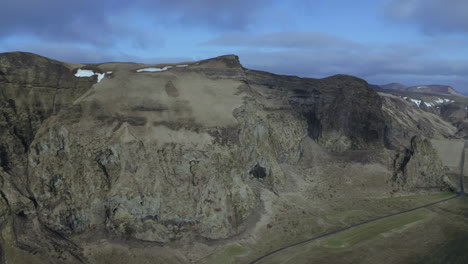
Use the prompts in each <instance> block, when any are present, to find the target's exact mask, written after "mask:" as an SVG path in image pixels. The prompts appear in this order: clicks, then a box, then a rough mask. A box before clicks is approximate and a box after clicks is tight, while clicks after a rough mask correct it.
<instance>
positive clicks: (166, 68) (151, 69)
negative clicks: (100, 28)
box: [137, 66, 172, 72]
mask: <svg viewBox="0 0 468 264" xmlns="http://www.w3.org/2000/svg"><path fill="white" fill-rule="evenodd" d="M170 68H172V66H165V67H163V68H144V69H139V70H137V72H160V71H165V70H168V69H170Z"/></svg>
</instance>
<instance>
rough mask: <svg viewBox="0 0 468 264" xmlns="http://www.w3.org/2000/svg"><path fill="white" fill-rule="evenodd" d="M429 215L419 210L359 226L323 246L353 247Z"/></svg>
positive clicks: (332, 238)
mask: <svg viewBox="0 0 468 264" xmlns="http://www.w3.org/2000/svg"><path fill="white" fill-rule="evenodd" d="M427 215H428V211H427V210H417V211H413V212H409V213H405V214H402V215H397V216H392V217H389V218H385V219H382V220H379V221H376V222H372V223H369V224H365V225H362V226H357V227H355V228H352V229H350V230H347V231H344V232H342V233H339V234H336V235H333V236H331V237H330V238H328V239H326V240H325V241H324V243H323V246H324V247H327V248H348V247H352V246H354V245H356V244H359V243H361V242H363V241H366V240H368V239H371V238H373V237H375V236H378V235H380V234H383V233H386V232H389V231H392V230H394V229H397V228H400V227H403V226H405V225H407V224H410V223H413V222H416V221H419V220H422V219H424V218H425V217H426V216H427Z"/></svg>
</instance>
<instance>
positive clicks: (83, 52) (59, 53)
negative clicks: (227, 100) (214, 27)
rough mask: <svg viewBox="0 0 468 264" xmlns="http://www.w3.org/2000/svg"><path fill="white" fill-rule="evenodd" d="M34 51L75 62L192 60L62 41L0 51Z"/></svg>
mask: <svg viewBox="0 0 468 264" xmlns="http://www.w3.org/2000/svg"><path fill="white" fill-rule="evenodd" d="M24 50H27V51H28V52H32V53H36V54H39V55H41V56H45V57H48V58H51V59H55V60H60V61H65V62H75V63H103V62H137V63H147V64H159V63H174V62H183V61H193V58H191V57H187V56H180V57H141V56H136V55H132V54H128V53H122V52H116V51H112V50H98V49H95V48H86V47H80V46H78V45H73V44H63V43H34V44H21V45H14V46H6V47H4V48H1V49H0V52H7V51H24Z"/></svg>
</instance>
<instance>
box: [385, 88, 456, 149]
mask: <svg viewBox="0 0 468 264" xmlns="http://www.w3.org/2000/svg"><path fill="white" fill-rule="evenodd" d="M380 95H381V97H382V100H383V105H382V110H383V113H384V117H385V120H386V121H385V123H386V129H385V139H386V146H387V147H389V148H392V149H399V148H401V147H405V148H409V147H410V145H411V139H412V138H413V137H414V136H423V137H426V138H436V139H443V138H449V137H452V136H453V135H454V134H455V133H456V132H457V129H456V128H455V127H454V126H452V125H451V124H450V123H448V122H446V121H444V120H443V119H441V118H440V117H439V116H438V115H436V114H433V113H429V112H427V111H425V110H424V109H422V108H420V107H417V106H416V105H415V104H414V103H412V102H408V101H406V100H403V99H402V98H400V97H397V96H393V95H390V94H385V93H381V94H380Z"/></svg>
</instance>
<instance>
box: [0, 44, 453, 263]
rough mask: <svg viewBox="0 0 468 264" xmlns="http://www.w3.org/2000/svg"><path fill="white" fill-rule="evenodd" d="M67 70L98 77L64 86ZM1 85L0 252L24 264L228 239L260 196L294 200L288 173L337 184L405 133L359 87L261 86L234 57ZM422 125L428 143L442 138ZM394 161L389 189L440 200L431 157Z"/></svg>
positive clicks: (34, 60) (23, 71) (24, 64)
mask: <svg viewBox="0 0 468 264" xmlns="http://www.w3.org/2000/svg"><path fill="white" fill-rule="evenodd" d="M149 67H151V68H153V71H137V70H139V69H144V68H149ZM78 68H81V69H88V70H92V71H93V72H95V73H99V74H104V73H105V75H101V76H104V77H103V79H102V80H100V81H99V80H98V76H97V75H91V76H89V77H77V76H75V73H76V72H77V70H78ZM155 68H157V69H158V70H156V71H154V69H155ZM163 69H164V70H163ZM0 81H1V83H0V92H1V98H0V103H1V104H0V106H1V108H0V111H1V113H2V115H1V116H0V127H1V128H2V129H1V130H0V139H1V141H0V165H1V167H2V168H1V169H0V176H1V181H0V183H1V186H0V191H1V192H0V194H1V197H0V198H1V199H0V221H1V222H0V227H1V230H2V233H1V237H2V242H1V245H2V249H3V252H5V253H4V254H3V256H5V257H4V258H10V259H12V258H16V257H19V256H21V257H22V258H23V259H22V261H23V262H27V261H29V260H26V259H25V258H26V256H28V257H31V258H35V259H34V261H33V262H39V263H40V262H41V261H42V262H44V263H50V262H55V263H63V262H71V263H74V262H81V263H87V262H90V259H91V258H89V257H87V256H86V254H85V253H84V251H83V248H84V246H83V245H87V244H86V243H89V241H88V240H86V239H84V238H86V237H90V235H93V236H94V237H93V239H94V240H96V239H97V238H96V237H103V238H107V239H109V238H112V239H116V240H123V239H125V240H126V241H127V242H128V241H134V242H135V241H137V242H139V243H140V242H141V243H150V244H151V245H165V244H167V243H171V242H177V241H182V242H183V241H185V242H187V241H213V240H220V239H225V238H230V237H233V236H235V235H238V234H240V233H242V232H243V231H244V230H247V228H249V227H250V226H249V224H250V225H251V224H252V222H255V219H258V217H259V214H260V212H261V208H262V207H263V203H264V200H263V198H261V193H262V192H263V191H268V192H271V193H272V194H274V195H280V194H281V193H283V192H287V191H289V192H290V191H291V189H293V187H291V186H294V185H295V184H296V183H295V180H296V179H294V180H293V178H294V177H296V176H294V177H293V176H292V172H291V171H293V170H292V169H290V168H296V169H295V170H294V171H298V173H299V172H301V173H303V174H304V175H300V176H297V177H299V178H303V179H306V180H307V181H308V182H309V184H311V185H312V183H311V182H313V181H314V180H315V179H312V178H313V177H317V178H318V179H319V178H320V177H328V176H327V175H325V174H324V173H323V172H324V171H335V168H333V166H332V165H333V164H331V163H330V162H329V161H330V160H333V159H334V158H335V157H336V159H337V160H339V163H340V165H339V171H340V173H343V174H344V175H343V177H345V176H346V173H347V172H346V170H344V169H342V168H344V167H346V166H347V165H346V164H354V163H359V164H363V163H366V162H367V163H371V162H372V163H378V162H381V160H382V159H383V158H382V157H381V156H383V155H386V153H387V152H386V150H384V147H385V144H386V145H387V147H389V146H390V145H391V144H393V145H395V146H396V145H398V146H403V145H404V144H403V143H401V144H400V142H397V141H396V139H395V138H396V135H397V134H398V133H406V134H405V135H406V136H407V137H410V135H411V133H416V132H412V131H411V129H412V126H410V125H403V124H404V122H400V121H401V119H402V118H403V117H402V116H400V114H399V113H397V112H398V111H400V110H401V109H396V108H392V107H393V106H395V104H393V103H392V102H388V101H387V99H385V98H383V99H382V98H381V97H380V96H379V95H378V94H377V93H375V92H374V91H373V90H372V89H371V88H369V85H368V84H367V83H366V82H365V81H363V80H361V79H358V78H356V77H352V76H346V75H336V76H332V77H328V78H324V79H310V78H299V77H293V76H281V75H274V74H270V73H266V72H259V71H253V70H248V69H245V68H243V67H242V65H241V64H240V63H239V60H238V58H237V57H236V56H233V55H229V56H222V57H218V58H214V59H209V60H204V61H199V62H193V63H188V64H182V65H181V64H179V65H176V64H174V65H142V64H134V63H105V64H98V65H73V64H67V63H62V62H58V61H53V60H49V59H47V58H43V57H40V56H37V55H33V54H26V53H7V54H0ZM402 111H406V108H405V109H404V110H402ZM407 115H409V116H411V114H407ZM406 118H407V117H406ZM428 122H429V123H430V121H428ZM422 123H423V126H424V127H427V131H428V132H427V136H434V135H435V134H437V135H439V134H440V135H443V134H444V133H446V132H443V131H442V129H441V128H439V127H437V128H434V129H433V128H430V124H429V123H427V124H426V123H424V122H422ZM420 127H421V126H419V128H417V129H419V130H422V129H421V128H420ZM408 131H410V132H408ZM424 131H426V130H424ZM431 133H432V134H431ZM447 133H450V132H447ZM311 141H312V142H313V144H312V143H310V142H311ZM389 142H391V144H389ZM395 142H396V143H395ZM408 142H410V141H409V139H408ZM406 147H407V149H408V152H407V153H406V152H405V154H404V155H402V156H398V157H397V158H396V159H395V162H394V165H393V168H392V169H393V170H394V171H395V174H394V180H395V181H396V182H397V183H398V184H399V185H400V186H402V187H403V188H409V189H414V188H429V189H430V188H437V187H440V188H445V186H446V182H444V181H443V173H442V172H441V171H440V168H439V166H438V163H437V159H436V157H434V156H433V155H432V152H431V149H430V143H429V145H428V144H427V142H426V141H425V140H423V139H421V140H419V139H413V141H411V143H410V144H409V145H406ZM310 148H317V150H315V149H313V150H311V149H310ZM378 152H382V153H383V154H379V155H374V154H375V153H378ZM311 153H312V154H311ZM356 153H359V155H362V157H358V156H359V155H356ZM391 153H392V154H394V152H391ZM314 155H315V156H314ZM322 156H323V157H322ZM376 156H378V158H376ZM320 160H326V161H327V162H326V164H321V163H320ZM309 161H313V162H309ZM311 164H314V166H315V167H313V168H311V167H310V166H311ZM380 165H381V164H380ZM426 167H427V168H428V169H425V168H426ZM378 168H379V169H377V171H380V169H381V167H378ZM321 171H322V172H321ZM434 172H436V173H435V174H434ZM429 174H430V175H429ZM297 177H296V178H297ZM340 177H341V175H340ZM333 178H335V177H333ZM316 182H318V183H314V184H317V186H315V185H313V187H314V188H316V187H317V189H320V190H327V189H329V188H331V187H329V186H328V185H327V186H325V185H324V186H320V184H321V183H320V182H321V180H320V179H319V180H318V181H316ZM324 182H326V181H324ZM337 182H339V179H337ZM323 184H325V183H323ZM382 186H384V187H385V182H384V181H382ZM382 188H383V187H382ZM310 195H313V194H310ZM93 239H91V240H93ZM3 241H7V243H4V242H3ZM182 242H181V243H182ZM80 243H81V244H80ZM128 243H130V242H128ZM22 252H29V255H26V254H22ZM30 262H31V261H30ZM91 262H92V261H91Z"/></svg>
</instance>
